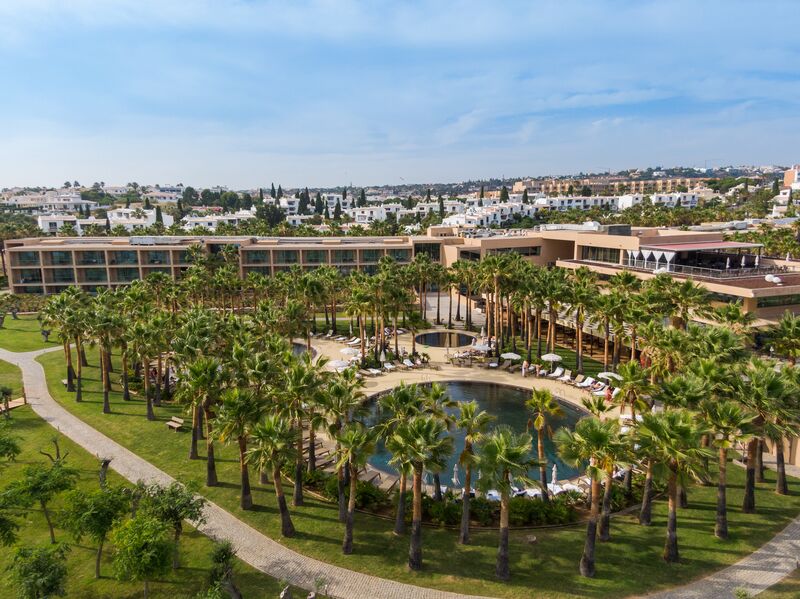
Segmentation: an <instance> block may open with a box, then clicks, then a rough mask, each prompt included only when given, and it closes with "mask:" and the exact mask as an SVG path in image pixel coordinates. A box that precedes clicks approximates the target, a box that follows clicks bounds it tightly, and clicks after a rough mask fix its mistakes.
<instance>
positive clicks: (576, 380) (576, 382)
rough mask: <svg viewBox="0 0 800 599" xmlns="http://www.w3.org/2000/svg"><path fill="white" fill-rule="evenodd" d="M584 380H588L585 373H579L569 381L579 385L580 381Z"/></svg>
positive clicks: (571, 383)
mask: <svg viewBox="0 0 800 599" xmlns="http://www.w3.org/2000/svg"><path fill="white" fill-rule="evenodd" d="M584 380H586V376H585V375H583V374H579V375H578V376H576V377H575V379H574V380H572V381H569V383H570V385H578V384H579V383H582V382H583V381H584Z"/></svg>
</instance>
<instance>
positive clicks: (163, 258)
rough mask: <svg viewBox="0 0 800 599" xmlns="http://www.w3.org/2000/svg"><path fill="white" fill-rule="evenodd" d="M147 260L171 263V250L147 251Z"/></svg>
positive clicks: (157, 262)
mask: <svg viewBox="0 0 800 599" xmlns="http://www.w3.org/2000/svg"><path fill="white" fill-rule="evenodd" d="M145 260H146V262H147V264H169V252H162V251H151V252H147V258H146V259H145Z"/></svg>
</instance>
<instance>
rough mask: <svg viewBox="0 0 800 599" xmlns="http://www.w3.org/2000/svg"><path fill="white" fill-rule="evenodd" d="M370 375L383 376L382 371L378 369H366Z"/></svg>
mask: <svg viewBox="0 0 800 599" xmlns="http://www.w3.org/2000/svg"><path fill="white" fill-rule="evenodd" d="M367 370H369V371H370V372H371V373H372V376H380V375H382V374H383V371H382V370H380V369H378V368H367Z"/></svg>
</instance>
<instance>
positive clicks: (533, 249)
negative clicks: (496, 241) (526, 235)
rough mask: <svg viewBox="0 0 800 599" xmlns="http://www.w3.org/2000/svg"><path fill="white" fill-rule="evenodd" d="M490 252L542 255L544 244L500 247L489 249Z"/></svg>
mask: <svg viewBox="0 0 800 599" xmlns="http://www.w3.org/2000/svg"><path fill="white" fill-rule="evenodd" d="M488 253H490V254H519V255H520V256H541V255H542V246H540V245H533V246H530V247H518V248H500V249H497V250H489V252H488Z"/></svg>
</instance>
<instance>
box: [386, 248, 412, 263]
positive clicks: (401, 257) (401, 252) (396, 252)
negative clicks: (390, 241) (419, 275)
mask: <svg viewBox="0 0 800 599" xmlns="http://www.w3.org/2000/svg"><path fill="white" fill-rule="evenodd" d="M386 254H387V255H388V256H391V257H392V258H394V259H395V261H397V262H410V261H411V250H410V249H408V250H407V249H400V248H398V249H389V250H386Z"/></svg>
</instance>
